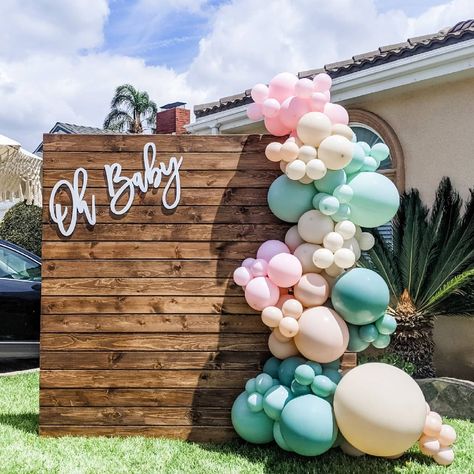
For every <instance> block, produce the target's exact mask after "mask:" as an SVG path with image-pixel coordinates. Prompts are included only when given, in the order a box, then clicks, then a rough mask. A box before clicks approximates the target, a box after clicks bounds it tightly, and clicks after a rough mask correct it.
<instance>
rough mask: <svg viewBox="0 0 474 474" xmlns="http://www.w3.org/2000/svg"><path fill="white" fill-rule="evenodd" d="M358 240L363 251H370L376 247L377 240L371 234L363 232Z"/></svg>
mask: <svg viewBox="0 0 474 474" xmlns="http://www.w3.org/2000/svg"><path fill="white" fill-rule="evenodd" d="M357 240H358V241H359V247H360V249H361V250H365V251H367V250H370V249H371V248H372V247H373V246H374V245H375V238H374V236H373V235H372V234H371V233H369V232H361V234H360V237H359V238H358V239H357Z"/></svg>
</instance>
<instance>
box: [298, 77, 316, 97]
mask: <svg viewBox="0 0 474 474" xmlns="http://www.w3.org/2000/svg"><path fill="white" fill-rule="evenodd" d="M313 91H314V83H313V81H312V80H311V79H308V78H306V77H305V78H303V79H299V80H298V81H297V82H296V84H295V95H296V96H297V97H301V98H302V99H308V98H309V97H311V94H312V93H313Z"/></svg>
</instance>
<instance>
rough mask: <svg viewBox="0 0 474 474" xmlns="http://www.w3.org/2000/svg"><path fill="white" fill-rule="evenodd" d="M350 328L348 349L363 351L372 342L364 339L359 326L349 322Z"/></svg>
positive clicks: (350, 350)
mask: <svg viewBox="0 0 474 474" xmlns="http://www.w3.org/2000/svg"><path fill="white" fill-rule="evenodd" d="M347 327H348V329H349V345H348V346H347V350H348V351H349V352H362V351H365V350H366V349H367V347H369V346H370V342H366V341H363V340H362V339H361V337H360V335H359V326H354V325H353V324H347Z"/></svg>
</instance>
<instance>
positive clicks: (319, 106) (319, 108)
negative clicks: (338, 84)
mask: <svg viewBox="0 0 474 474" xmlns="http://www.w3.org/2000/svg"><path fill="white" fill-rule="evenodd" d="M328 102H329V99H328V98H327V97H326V95H325V94H323V93H322V92H314V93H313V94H312V95H311V109H312V111H313V112H323V111H324V106H325V105H326V104H327V103H328Z"/></svg>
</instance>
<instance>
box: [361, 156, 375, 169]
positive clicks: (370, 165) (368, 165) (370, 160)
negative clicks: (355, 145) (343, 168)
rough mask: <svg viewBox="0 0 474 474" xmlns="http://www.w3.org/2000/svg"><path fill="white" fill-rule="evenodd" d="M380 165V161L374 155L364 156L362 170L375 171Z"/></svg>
mask: <svg viewBox="0 0 474 474" xmlns="http://www.w3.org/2000/svg"><path fill="white" fill-rule="evenodd" d="M378 167H379V163H378V162H377V160H376V159H375V158H374V157H372V156H366V157H365V158H364V164H363V165H362V167H361V169H360V171H375V170H376V169H377V168H378Z"/></svg>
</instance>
